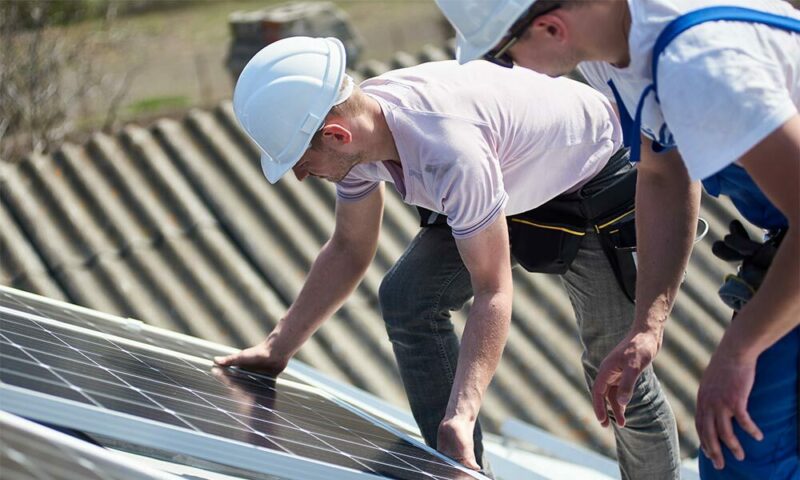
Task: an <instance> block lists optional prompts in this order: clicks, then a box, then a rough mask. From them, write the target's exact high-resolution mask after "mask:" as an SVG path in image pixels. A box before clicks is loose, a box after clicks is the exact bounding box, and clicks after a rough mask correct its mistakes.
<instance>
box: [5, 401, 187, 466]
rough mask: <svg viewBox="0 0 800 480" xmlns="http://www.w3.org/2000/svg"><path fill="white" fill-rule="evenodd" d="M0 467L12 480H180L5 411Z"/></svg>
mask: <svg viewBox="0 0 800 480" xmlns="http://www.w3.org/2000/svg"><path fill="white" fill-rule="evenodd" d="M0 466H2V472H1V473H2V477H3V478H5V479H8V480H28V479H30V480H67V479H81V480H180V479H179V477H176V476H174V475H170V474H167V473H164V472H160V471H158V470H154V469H150V468H143V467H141V466H139V465H136V464H134V463H133V462H130V461H128V460H126V459H123V458H121V457H117V456H115V455H114V454H112V453H111V452H108V451H106V450H104V449H103V448H101V447H97V446H94V445H91V444H89V443H86V442H83V441H80V440H76V439H74V438H72V437H69V436H68V435H65V434H62V433H59V432H56V431H54V430H51V429H49V428H46V427H43V426H41V425H37V424H35V423H32V422H29V421H27V420H24V419H22V418H19V417H16V416H14V415H11V414H8V413H5V412H2V411H0Z"/></svg>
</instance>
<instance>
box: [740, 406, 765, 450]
mask: <svg viewBox="0 0 800 480" xmlns="http://www.w3.org/2000/svg"><path fill="white" fill-rule="evenodd" d="M735 418H736V421H737V422H739V426H740V427H742V430H744V431H745V432H747V433H748V434H750V436H751V437H753V438H755V439H756V440H758V441H759V442H760V441H762V440H764V434H763V433H761V429H760V428H758V425H756V422H754V421H753V419H752V418H750V414H749V413H747V408H746V407H740V408H739V409H738V411H737V412H736V415H735Z"/></svg>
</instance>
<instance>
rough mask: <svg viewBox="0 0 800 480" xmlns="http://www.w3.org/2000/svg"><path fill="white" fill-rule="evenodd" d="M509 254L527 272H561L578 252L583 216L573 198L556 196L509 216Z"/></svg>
mask: <svg viewBox="0 0 800 480" xmlns="http://www.w3.org/2000/svg"><path fill="white" fill-rule="evenodd" d="M508 235H509V239H510V241H511V255H512V256H513V257H514V260H516V261H517V263H519V264H520V265H521V266H522V268H524V269H525V270H527V271H529V272H539V273H556V274H559V275H561V274H564V273H566V272H567V269H569V266H570V264H571V263H572V261H573V260H575V256H576V255H578V249H580V246H581V240H583V237H584V236H585V235H586V220H584V219H582V218H581V217H580V216H579V215H578V213H577V205H576V202H574V201H569V200H562V199H560V198H556V199H554V200H551V201H550V202H548V203H546V204H544V205H542V206H541V207H539V208H536V209H534V210H531V211H529V212H525V213H520V214H519V215H514V216H511V217H508Z"/></svg>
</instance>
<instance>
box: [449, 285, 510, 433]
mask: <svg viewBox="0 0 800 480" xmlns="http://www.w3.org/2000/svg"><path fill="white" fill-rule="evenodd" d="M510 321H511V289H510V288H509V289H508V291H500V292H491V293H486V294H478V295H476V296H475V301H474V302H473V305H472V307H471V309H470V313H469V317H468V319H467V323H466V327H465V328H464V335H463V338H462V341H461V353H460V354H459V358H458V367H457V369H456V376H455V379H454V382H453V389H452V391H451V394H450V401H449V402H448V405H447V411H446V413H445V420H447V419H451V418H455V417H459V418H462V419H464V420H467V421H469V422H474V421H475V420H476V418H477V416H478V412H479V410H480V407H481V403H482V401H483V395H484V393H485V392H486V388H487V387H488V386H489V383H490V382H491V380H492V377H493V376H494V372H495V370H497V366H498V364H499V362H500V358H501V356H502V353H503V348H504V346H505V343H506V338H507V337H508V328H509V323H510Z"/></svg>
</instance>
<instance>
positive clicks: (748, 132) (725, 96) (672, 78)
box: [579, 0, 800, 179]
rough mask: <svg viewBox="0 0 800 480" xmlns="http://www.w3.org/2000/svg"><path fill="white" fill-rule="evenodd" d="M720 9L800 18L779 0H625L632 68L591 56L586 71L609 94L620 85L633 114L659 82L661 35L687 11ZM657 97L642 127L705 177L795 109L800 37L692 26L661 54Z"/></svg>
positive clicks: (739, 27) (721, 25)
mask: <svg viewBox="0 0 800 480" xmlns="http://www.w3.org/2000/svg"><path fill="white" fill-rule="evenodd" d="M722 5H724V6H737V7H745V8H750V9H756V10H761V11H764V12H769V13H775V14H779V15H783V16H789V17H793V18H797V19H800V11H798V10H796V9H794V8H793V7H792V6H791V5H790V4H789V3H787V2H784V1H780V0H628V6H629V8H630V11H631V31H630V35H629V38H628V44H629V48H630V56H631V63H630V65H629V66H628V67H627V68H624V69H618V68H614V67H613V66H611V65H609V64H607V63H601V62H584V63H582V64H581V65H580V66H579V69H580V71H581V73H583V74H584V76H585V77H586V79H587V81H589V83H590V84H591V85H592V86H594V87H595V88H597V89H599V90H600V91H602V92H603V93H605V94H606V96H608V97H609V98H611V99H612V100H613V98H614V97H613V95H612V93H611V89H610V87H609V85H608V82H609V81H611V82H613V84H614V86H615V87H616V89H617V91H618V92H619V95H620V97H621V99H622V102H623V103H624V105H625V108H626V109H627V110H628V112H629V113H630V115H631V117H633V116H635V114H636V107H637V105H638V103H639V98H640V97H641V95H642V92H643V91H644V89H645V88H646V87H647V86H648V85H650V84H652V83H653V79H652V53H653V45H654V44H655V41H656V38H658V35H659V34H660V33H661V31H662V30H663V29H664V28H665V27H666V26H667V25H668V24H669V23H670V22H671V21H672V20H674V19H675V18H676V17H678V16H681V15H683V14H685V13H688V12H690V11H693V10H697V9H700V8H706V7H711V6H722ZM658 94H659V99H660V104H659V103H658V102H657V101H656V99H655V96H654V95H650V96H649V97H648V99H647V101H646V103H645V106H644V109H643V111H642V133H644V134H645V135H646V136H648V137H650V138H652V139H653V140H655V141H657V142H658V143H660V144H662V145H665V146H675V145H677V147H678V149H679V150H680V152H681V155H682V156H683V159H684V162H685V163H686V166H687V168H688V170H689V174H690V175H691V177H692V178H693V179H703V178H706V177H708V176H710V175H713V174H714V173H716V172H718V171H719V170H722V169H723V168H725V167H727V166H728V165H730V164H731V163H733V162H735V161H736V160H738V159H739V157H741V156H742V155H743V154H744V153H746V152H747V151H748V150H750V149H751V148H752V147H753V146H755V145H756V144H758V143H759V142H760V141H761V140H762V139H763V138H764V137H766V136H767V135H768V134H769V133H771V132H773V131H774V130H775V129H776V128H778V127H779V126H781V125H782V124H783V123H785V122H786V121H787V120H788V119H789V118H791V117H792V116H793V115H795V114H797V109H798V106H800V35H799V34H794V33H788V32H786V31H784V30H779V29H775V28H771V27H768V26H765V25H761V24H752V23H743V22H709V23H704V24H701V25H698V26H695V27H693V28H691V29H689V30H687V31H685V32H683V33H682V34H681V35H680V36H678V37H677V38H676V39H675V40H673V42H672V43H671V44H670V45H669V46H668V47H667V49H666V50H665V52H664V54H663V55H662V56H661V59H660V61H659V65H658ZM665 119H666V122H665ZM667 125H669V127H667Z"/></svg>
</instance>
